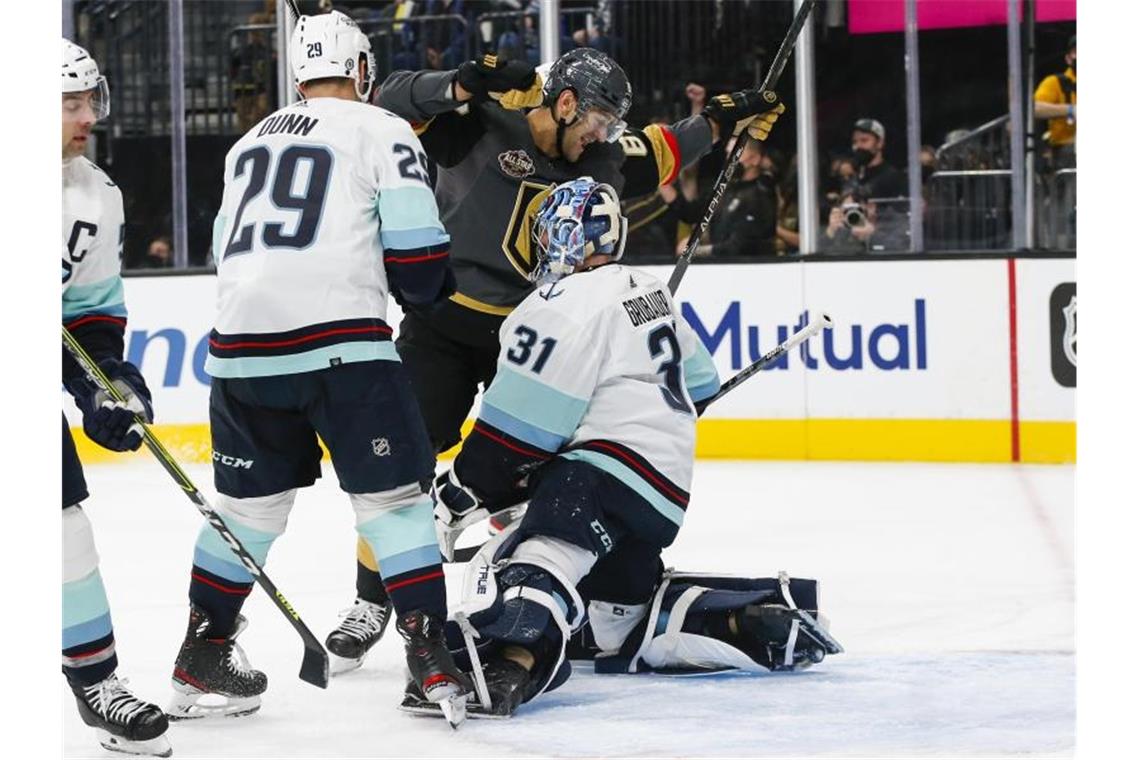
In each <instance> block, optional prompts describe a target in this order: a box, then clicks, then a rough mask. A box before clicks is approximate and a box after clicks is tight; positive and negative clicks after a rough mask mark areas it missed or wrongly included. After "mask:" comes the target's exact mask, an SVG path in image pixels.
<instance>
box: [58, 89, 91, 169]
mask: <svg viewBox="0 0 1140 760" xmlns="http://www.w3.org/2000/svg"><path fill="white" fill-rule="evenodd" d="M94 101H95V93H94V91H88V92H68V93H65V94H64V95H63V157H64V158H74V157H75V156H78V155H81V154H82V153H83V151H85V150H86V149H87V139H88V138H89V137H90V136H91V127H93V126H94V125H95V119H96V115H95V102H94Z"/></svg>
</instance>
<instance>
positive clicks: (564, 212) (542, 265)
mask: <svg viewBox="0 0 1140 760" xmlns="http://www.w3.org/2000/svg"><path fill="white" fill-rule="evenodd" d="M625 234H626V219H625V217H624V216H622V213H621V202H620V201H619V200H618V194H617V191H616V190H614V189H613V187H611V186H610V185H607V184H605V183H602V182H595V181H594V180H593V179H591V178H589V177H582V178H580V179H575V180H570V181H569V182H563V183H562V184H561V185H559V186H558V187H556V188H554V189H553V190H552V191H551V192H550V195H549V196H547V198H546V200H544V201H543V202H542V205H541V206H539V208H538V213H536V214H535V218H534V224H533V226H532V228H531V240H532V243H533V250H534V251H535V256H536V258H537V263H536V265H535V268H534V270H533V271H532V272H531V275H530V279H531V281H532V282H535V283H537V284H543V283H547V282H554V281H555V280H558V279H559V278H562V277H565V276H566V275H568V274H572V273H573V272H574V270H575V269H577V268H578V266H579V265H581V264H582V263H583V262H584V261H585V260H586V259H587V258H589V257H590V256H592V255H594V254H605V255H607V256H612V257H613V260H614V261H618V260H619V259H621V257H622V253H623V252H624V251H625Z"/></svg>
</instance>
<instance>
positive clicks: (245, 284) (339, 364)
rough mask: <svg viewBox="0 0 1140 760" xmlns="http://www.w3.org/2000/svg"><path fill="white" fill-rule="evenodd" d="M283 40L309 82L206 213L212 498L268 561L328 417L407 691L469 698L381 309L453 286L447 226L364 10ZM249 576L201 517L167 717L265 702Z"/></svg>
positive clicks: (424, 478)
mask: <svg viewBox="0 0 1140 760" xmlns="http://www.w3.org/2000/svg"><path fill="white" fill-rule="evenodd" d="M289 57H290V64H291V66H292V69H293V73H294V77H295V81H296V85H297V88H298V90H299V91H300V93H301V95H302V97H303V98H304V100H303V101H301V102H299V103H297V104H295V105H292V106H289V107H286V108H283V109H281V110H279V111H277V112H276V113H274V114H272V115H270V116H268V117H266V118H265V119H263V120H262V121H261V122H260V123H259V124H258V125H256V126H255V127H254V128H253V129H251V130H250V131H249V132H248V133H246V135H245V136H243V137H242V138H241V139H240V140H238V141H237V143H235V145H234V146H233V148H232V149H231V150H230V151H229V153H228V154H227V156H226V162H225V190H224V193H223V196H222V203H221V208H220V209H219V211H218V215H217V219H216V221H215V225H214V245H213V250H214V258H215V261H216V263H217V268H218V296H217V317H216V320H215V322H214V329H213V331H212V332H211V334H210V339H209V346H210V348H209V355H208V357H207V360H206V371H207V372H208V373H209V374H210V375H211V376H212V384H211V391H210V427H211V436H212V444H213V450H214V475H215V485H216V487H217V490H218V494H219V495H218V501H217V504H216V510H217V512H218V513H219V514H220V515H222V516H223V519H224V520H225V521H226V524H227V525H228V526H229V527H230V529H231V530H232V531H233V532H234V533H235V534H236V535H237V536H238V537H239V538H240V539H241V541H242V542H243V544H244V545H245V547H246V548H247V549H248V550H249V552H250V553H251V554H252V555H253V556H254V557H255V558H257V559H258V561H260V562H264V561H265V559H266V556H267V555H268V552H269V548H270V546H271V545H272V544H273V542H274V540H275V539H276V538H277V537H278V536H279V535H281V533H282V532H284V530H285V525H286V521H287V519H288V516H289V512H290V510H291V508H292V506H293V501H294V498H295V496H296V493H297V489H299V488H303V487H305V486H309V485H312V484H313V482H314V480H315V479H316V478H317V477H319V476H320V460H321V449H320V447H319V445H318V441H317V436H318V434H319V435H320V438H321V440H323V442H324V443H325V444H326V445H327V447H328V449H329V453H330V454H331V457H332V464H333V469H334V470H335V471H336V475H337V478H338V479H339V482H340V485H341V488H342V489H343V490H344V491H346V492H347V493H348V495H349V501H350V502H351V504H352V507H353V510H354V511H355V513H356V528H357V531H358V533H359V534H360V536H361V537H363V538H364V540H366V541H367V542H368V544H369V546H370V547H371V548H372V550H373V552H374V553H375V555H376V557H377V559H378V561H379V566H380V571H381V574H382V576H383V578H384V582H385V586H386V589H387V591H388V594H389V596H390V597H391V600H392V603H393V604H394V606H395V611H396V617H397V623H396V627H397V629H398V630H399V632H400V634H401V635H402V636H403V637H404V638H405V640H406V642H407V646H406V655H407V663H408V667H409V670H410V673H411V677H410V681H409V686H408V688H409V690H410V691H412V692H413V693H415V694H417V695H418V696H420V697H425V698H426V699H428V700H430V701H432V702H433V703H439V702H442V703H444V708H445V709H450V706H451V705H452V704H453V703H454V704H455V705H456V708H457V709H458V710H461V709H462V702H463V694H464V693H465V691H466V690H467V688H468V684H467V681H466V678H465V677H464V675H463V674H462V672H460V671H459V670H458V669H457V668H456V666H455V664H454V662H453V661H452V658H451V655H450V654H449V653H448V651H447V649H446V647H445V645H444V640H443V634H442V626H443V622H444V620H445V619H446V616H447V605H446V594H445V588H444V579H443V570H442V565H441V558H440V552H439V548H438V545H437V543H436V540H435V533H434V528H433V524H432V502H431V498H430V496H429V495H428V490H429V488H430V483H431V477H432V474H433V470H434V463H433V456H432V450H431V446H430V444H429V442H428V438H427V433H426V431H425V429H424V424H423V421H422V419H421V417H420V414H419V411H418V409H417V406H416V400H415V396H414V395H413V392H412V388H411V385H410V382H409V381H408V379H407V377H406V375H405V373H404V369H403V366H402V365H401V364H400V361H399V357H398V355H397V354H396V350H395V348H394V346H393V343H392V340H391V334H392V330H391V328H390V327H389V326H388V324H387V322H386V321H385V316H386V312H387V300H388V297H389V296H392V297H394V298H396V299H397V300H398V301H400V302H402V303H403V304H404V306H405V308H407V309H421V308H422V309H428V308H431V307H432V306H433V305H434V304H435V303H437V302H438V301H440V300H441V299H444V298H446V297H447V296H448V295H449V294H450V293H451V292H452V291H453V289H454V286H453V284H452V283H453V278H452V276H451V272H450V268H449V259H448V247H449V238H448V236H447V234H446V232H445V231H444V229H443V225H442V224H441V223H440V220H439V215H438V211H437V207H436V202H435V197H434V195H433V194H432V191H431V188H430V187H429V186H428V182H427V173H426V167H425V165H424V164H425V163H426V159H425V158H424V155H423V151H422V148H421V147H420V144H419V141H418V140H417V139H416V137H415V135H414V134H413V133H412V130H411V127H409V126H408V124H407V122H405V121H403V120H402V119H399V118H397V117H395V116H393V115H391V114H389V113H387V112H385V111H382V110H380V109H377V108H375V107H373V106H370V105H368V104H367V103H366V102H364V101H366V100H367V97H368V94H369V90H370V89H371V86H372V80H373V75H374V62H373V59H372V53H371V49H370V46H369V43H368V39H367V38H366V37H365V36H364V35H363V34H362V33H361V32H360V30H359V29H358V28H357V26H356V24H355V23H354V22H353V21H352V20H351V19H350V18H348V17H347V16H345V15H344V14H342V13H339V12H335V11H334V12H332V13H329V14H326V15H319V16H303V17H301V18H300V19H299V20H298V21H297V26H296V30H295V32H294V34H293V38H292V40H291V42H290V47H289ZM252 584H253V578H252V577H251V576H250V574H249V573H248V572H247V571H246V569H245V567H244V566H242V564H241V563H240V562H238V561H237V558H236V557H235V556H234V555H233V553H232V552H231V551H230V549H229V547H228V546H227V545H226V544H225V543H224V542H222V541H221V540H220V539H219V538H218V536H217V533H216V532H215V531H213V530H211V529H210V528H209V527H208V526H203V528H202V530H201V532H200V534H199V536H198V541H197V544H196V547H195V551H194V565H193V569H192V573H191V583H190V601H191V611H190V623H189V628H188V631H187V634H186V639H185V641H184V643H183V645H182V647H181V650H180V651H179V653H178V657H177V661H176V663H175V667H174V675H173V684H174V688H175V690H176V692H177V696H176V698H175V700H174V702H173V703H172V706H171V708H170V714H171V716H172V717H177V718H196V717H203V716H206V715H209V714H211V713H218V712H221V713H224V714H229V715H239V714H247V713H249V712H252V711H254V710H257V709H258V708H259V706H260V694H261V693H262V692H264V691H265V689H266V686H267V678H266V676H265V674H264V673H262V672H260V671H257V670H253V669H252V668H251V667H250V666H249V665H248V664H247V662H246V660H245V658H244V654H243V653H242V652H241V648H240V647H239V646H238V644H237V643H236V642H235V640H234V639H235V638H236V636H237V635H238V633H240V632H241V630H242V628H243V627H244V626H245V619H244V618H243V617H242V616H241V615H240V614H239V611H240V609H241V606H242V603H243V602H244V601H245V598H246V596H247V595H248V594H249V591H250V589H251V587H252ZM207 694H212V695H220V696H222V697H224V698H225V700H224V702H223V704H221V705H220V706H218V705H217V704H216V702H214V701H213V700H202V699H201V697H203V695H207ZM207 702H213V704H207ZM461 718H462V715H461V713H460V714H457V715H456V716H455V719H456V721H458V720H459V719H461Z"/></svg>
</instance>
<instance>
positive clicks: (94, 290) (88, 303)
mask: <svg viewBox="0 0 1140 760" xmlns="http://www.w3.org/2000/svg"><path fill="white" fill-rule="evenodd" d="M84 314H108V315H110V316H113V317H125V316H127V305H126V303H125V302H124V299H123V279H122V278H121V277H119V275H115V276H114V277H108V278H107V279H105V280H100V281H99V282H93V283H91V284H90V285H72V286H71V287H69V288H67V289H66V290H64V291H63V319H64V321H70V320H72V319H75V318H76V317H81V316H83V315H84Z"/></svg>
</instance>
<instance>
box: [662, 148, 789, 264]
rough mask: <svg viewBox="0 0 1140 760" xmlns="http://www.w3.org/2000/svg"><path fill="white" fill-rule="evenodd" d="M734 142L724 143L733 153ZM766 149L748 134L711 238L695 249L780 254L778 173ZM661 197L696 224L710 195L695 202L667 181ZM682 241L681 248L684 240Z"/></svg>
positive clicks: (708, 252) (700, 251) (721, 255)
mask: <svg viewBox="0 0 1140 760" xmlns="http://www.w3.org/2000/svg"><path fill="white" fill-rule="evenodd" d="M733 144H734V142H733V141H732V140H729V141H728V142H727V143H725V152H726V153H731V152H732V147H733ZM773 169H774V166H773V163H772V161H771V159H770V157H769V155H768V150H767V149H766V148H765V147H764V146H763V143H760V142H759V141H757V140H752V139H749V140H748V144H747V145H746V146H745V148H744V151H743V152H742V153H741V154H740V169H739V170H738V171H739V172H740V173H739V175H738V177H737V178H736V179H735V180H733V182H732V184H731V185H729V186H728V188H727V189H726V190H725V194H724V198H722V199H721V202H720V207H719V208H718V209H717V212H716V215H715V216H713V218H712V222H710V224H709V231H708V235H707V239H706V240H705V241H704V242H702V243H700V244H699V245H698V246H697V250H696V253H695V255H697V256H710V255H711V256H716V257H718V258H724V257H733V256H757V255H759V256H774V255H775V254H776V248H775V239H776V202H777V198H776V177H775V173H774V171H773ZM660 193H661V197H662V198H664V199H665V201H666V202H667V203H668V204H669V208H671V209H672V210H673V211H674V212H676V214H677V217H678V218H680V219H681V220H683V221H685V222H687V223H689V224H697V223H698V222H700V219H701V217H702V216H703V215H704V212H705V208H706V204H707V200H705V201H702V202H694V201H691V200H689V199H688V198H686V197H685V196H684V195H683V194H681V193H679V192H677V190H676V188H675V187H673V186H668V185H663V186H662V187H661V188H660ZM686 242H687V241H685V240H682V241H681V242H680V243H679V244H678V253H680V252H682V251H684V249H685V243H686Z"/></svg>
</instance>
